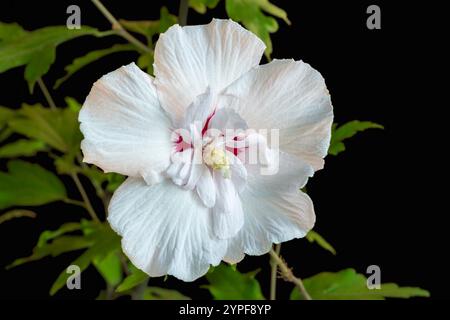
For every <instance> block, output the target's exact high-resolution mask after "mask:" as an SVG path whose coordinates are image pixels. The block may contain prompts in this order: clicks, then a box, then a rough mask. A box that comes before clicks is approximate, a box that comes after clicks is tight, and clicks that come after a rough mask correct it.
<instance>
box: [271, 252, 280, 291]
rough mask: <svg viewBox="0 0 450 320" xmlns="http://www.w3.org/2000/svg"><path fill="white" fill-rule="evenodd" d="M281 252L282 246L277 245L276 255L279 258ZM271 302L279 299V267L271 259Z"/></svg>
mask: <svg viewBox="0 0 450 320" xmlns="http://www.w3.org/2000/svg"><path fill="white" fill-rule="evenodd" d="M280 250H281V244H276V245H275V253H276V254H277V255H278V256H279V255H280ZM270 266H271V269H270V300H276V297H277V272H278V265H277V263H276V262H275V260H274V259H273V258H272V257H270Z"/></svg>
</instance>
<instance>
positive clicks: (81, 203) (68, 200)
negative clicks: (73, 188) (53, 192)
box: [62, 198, 86, 209]
mask: <svg viewBox="0 0 450 320" xmlns="http://www.w3.org/2000/svg"><path fill="white" fill-rule="evenodd" d="M62 201H63V202H65V203H68V204H73V205H75V206H79V207H83V208H85V209H86V205H85V204H84V202H83V201H78V200H74V199H70V198H66V199H63V200H62Z"/></svg>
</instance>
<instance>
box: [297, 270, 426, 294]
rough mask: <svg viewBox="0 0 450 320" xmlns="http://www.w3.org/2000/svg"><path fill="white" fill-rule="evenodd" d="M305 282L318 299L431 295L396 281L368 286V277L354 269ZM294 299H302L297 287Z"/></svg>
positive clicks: (326, 274)
mask: <svg viewBox="0 0 450 320" xmlns="http://www.w3.org/2000/svg"><path fill="white" fill-rule="evenodd" d="M303 283H304V285H305V288H306V290H307V291H308V293H309V294H310V295H311V298H312V299H316V300H384V299H385V298H410V297H429V295H430V294H429V292H428V291H426V290H423V289H421V288H415V287H399V286H398V285H396V284H395V283H385V284H381V288H380V289H369V288H367V279H366V277H365V276H364V275H362V274H359V273H356V271H355V270H354V269H345V270H341V271H339V272H322V273H319V274H316V275H314V276H312V277H310V278H307V279H304V280H303ZM291 299H292V300H299V299H302V296H301V294H300V292H299V290H298V289H297V288H295V289H294V290H293V291H292V293H291Z"/></svg>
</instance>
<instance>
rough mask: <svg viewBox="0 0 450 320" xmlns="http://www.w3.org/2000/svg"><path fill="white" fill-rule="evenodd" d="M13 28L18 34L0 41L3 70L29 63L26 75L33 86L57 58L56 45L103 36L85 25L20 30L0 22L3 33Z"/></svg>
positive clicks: (0, 69) (0, 62) (0, 32)
mask: <svg viewBox="0 0 450 320" xmlns="http://www.w3.org/2000/svg"><path fill="white" fill-rule="evenodd" d="M11 29H13V30H15V32H16V33H17V34H16V36H14V37H7V38H6V39H3V40H2V41H1V42H0V73H1V72H4V71H7V70H9V69H12V68H16V67H19V66H26V70H25V78H26V79H27V80H28V81H29V86H30V88H32V87H33V85H34V81H35V80H36V79H38V78H39V77H41V76H43V75H44V74H45V73H46V72H47V71H48V70H49V68H50V66H51V64H52V63H53V61H54V54H55V49H56V47H57V46H58V45H59V44H61V43H63V42H65V41H68V40H71V39H74V38H76V37H80V36H85V35H94V36H102V35H104V34H103V33H101V32H99V31H98V30H97V29H95V28H91V27H88V26H83V27H82V28H81V29H73V30H71V29H68V28H67V27H66V26H50V27H45V28H41V29H37V30H34V31H24V30H22V31H18V30H20V29H19V28H18V27H17V26H15V27H14V26H13V27H12V26H11V25H10V24H5V23H1V22H0V34H3V33H6V32H7V31H10V30H11Z"/></svg>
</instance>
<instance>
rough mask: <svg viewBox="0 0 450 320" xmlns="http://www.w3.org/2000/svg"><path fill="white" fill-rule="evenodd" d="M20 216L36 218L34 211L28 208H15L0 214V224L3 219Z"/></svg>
mask: <svg viewBox="0 0 450 320" xmlns="http://www.w3.org/2000/svg"><path fill="white" fill-rule="evenodd" d="M22 217H28V218H36V213H34V212H33V211H30V210H24V209H16V210H11V211H8V212H5V213H3V214H2V215H0V224H2V223H3V222H5V221H8V220H12V219H16V218H22Z"/></svg>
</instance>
